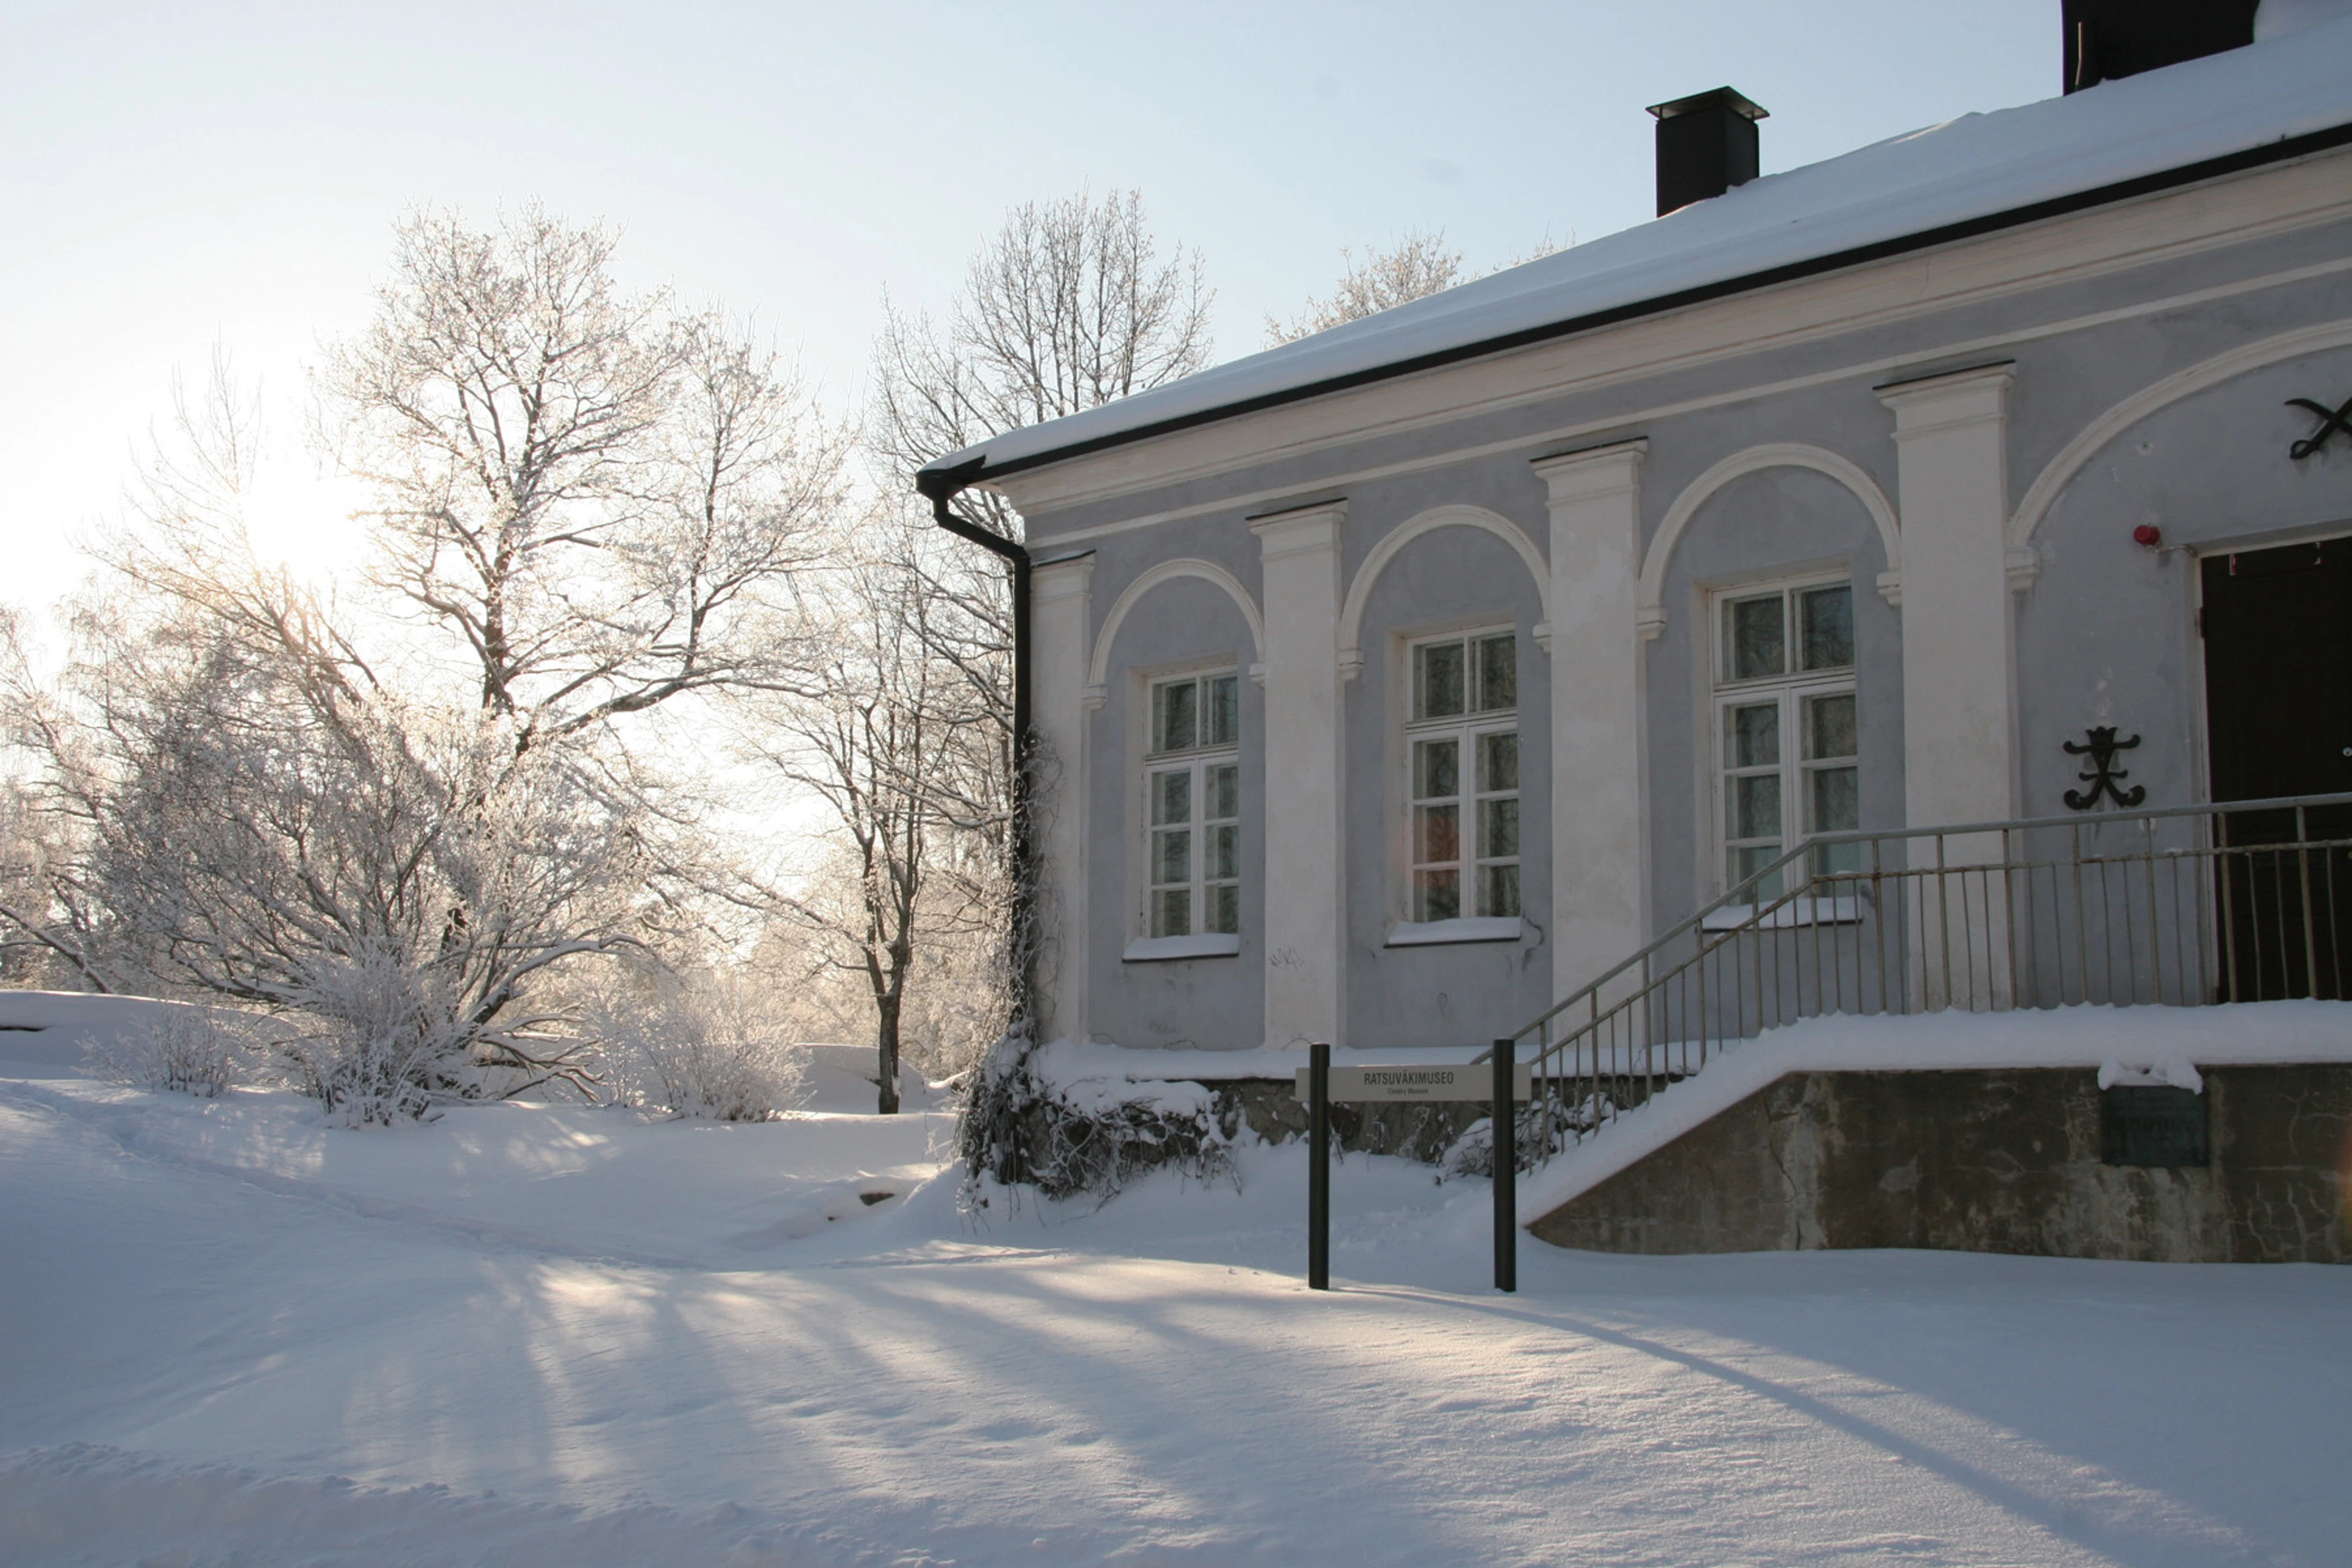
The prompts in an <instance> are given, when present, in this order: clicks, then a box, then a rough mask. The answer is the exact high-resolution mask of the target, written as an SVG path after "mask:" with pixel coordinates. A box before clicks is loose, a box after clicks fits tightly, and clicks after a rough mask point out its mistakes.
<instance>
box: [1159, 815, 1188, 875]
mask: <svg viewBox="0 0 2352 1568" xmlns="http://www.w3.org/2000/svg"><path fill="white" fill-rule="evenodd" d="M1151 849H1152V853H1151V879H1152V880H1153V881H1154V882H1161V883H1165V882H1189V881H1191V880H1192V832H1191V830H1189V829H1187V828H1182V827H1175V828H1168V829H1164V830H1162V831H1160V832H1159V833H1155V834H1153V835H1152V836H1151Z"/></svg>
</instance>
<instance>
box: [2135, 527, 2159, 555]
mask: <svg viewBox="0 0 2352 1568" xmlns="http://www.w3.org/2000/svg"><path fill="white" fill-rule="evenodd" d="M2132 542H2133V543H2134V544H2144V545H2146V546H2147V548H2148V549H2150V550H2153V549H2155V548H2156V547H2157V546H2158V545H2159V544H2162V543H2163V542H2164V530H2162V529H2160V528H2158V527H2157V526H2156V524H2154V523H2152V522H2143V523H2141V524H2140V525H2139V526H2138V527H2137V528H2135V529H2133V530H2132Z"/></svg>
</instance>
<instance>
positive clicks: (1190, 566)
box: [1087, 558, 1265, 708]
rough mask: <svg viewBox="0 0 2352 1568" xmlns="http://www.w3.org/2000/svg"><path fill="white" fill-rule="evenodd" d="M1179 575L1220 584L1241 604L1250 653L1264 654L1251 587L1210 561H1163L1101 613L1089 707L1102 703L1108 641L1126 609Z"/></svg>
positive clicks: (1089, 683)
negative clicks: (1246, 586)
mask: <svg viewBox="0 0 2352 1568" xmlns="http://www.w3.org/2000/svg"><path fill="white" fill-rule="evenodd" d="M1178 577H1199V578H1202V579H1203V580H1204V581H1207V582H1211V583H1214V584H1216V585H1217V586H1218V587H1220V588H1223V590H1224V591H1225V593H1226V595H1227V596H1229V597H1230V598H1231V599H1232V600H1233V602H1234V604H1235V605H1238V606H1240V608H1241V612H1242V618H1243V619H1244V620H1245V621H1247V622H1248V623H1249V633H1250V652H1251V654H1252V655H1253V656H1255V658H1256V659H1263V658H1265V616H1262V615H1260V614H1258V608H1257V601H1256V600H1255V599H1253V598H1251V597H1250V591H1249V590H1248V589H1247V588H1245V587H1244V586H1243V585H1242V580H1241V579H1240V578H1238V577H1236V576H1234V574H1232V573H1230V572H1228V571H1226V570H1225V569H1224V568H1223V567H1222V566H1220V565H1218V564H1217V563H1215V562H1213V561H1196V560H1192V559H1190V558H1186V559H1182V560H1177V561H1162V562H1161V563H1159V564H1158V565H1157V566H1154V567H1152V568H1150V570H1149V571H1146V572H1144V573H1142V574H1139V576H1137V578H1136V579H1135V581H1134V582H1132V583H1129V584H1128V585H1127V587H1126V588H1125V589H1124V590H1122V591H1121V592H1120V594H1119V595H1118V598H1117V599H1116V600H1114V601H1113V602H1112V604H1111V607H1110V614H1108V615H1107V616H1104V617H1103V625H1102V630H1101V632H1100V633H1098V634H1097V636H1096V637H1095V656H1094V659H1093V662H1091V663H1090V664H1089V665H1087V707H1088V708H1100V707H1101V706H1102V705H1103V700H1104V698H1105V696H1106V695H1107V693H1108V681H1109V679H1110V649H1111V644H1112V643H1113V642H1114V641H1115V640H1117V638H1118V628H1119V626H1121V624H1123V623H1124V622H1125V621H1126V619H1127V613H1128V612H1129V610H1131V609H1133V608H1135V605H1136V602H1137V601H1138V600H1139V599H1141V598H1142V597H1143V595H1146V594H1149V593H1150V592H1151V590H1152V589H1154V588H1157V587H1158V586H1160V584H1162V583H1166V582H1171V581H1172V580H1173V579H1175V578H1178ZM1250 674H1251V676H1252V677H1253V678H1254V679H1255V678H1256V677H1257V670H1256V668H1255V665H1253V667H1252V668H1251V670H1250Z"/></svg>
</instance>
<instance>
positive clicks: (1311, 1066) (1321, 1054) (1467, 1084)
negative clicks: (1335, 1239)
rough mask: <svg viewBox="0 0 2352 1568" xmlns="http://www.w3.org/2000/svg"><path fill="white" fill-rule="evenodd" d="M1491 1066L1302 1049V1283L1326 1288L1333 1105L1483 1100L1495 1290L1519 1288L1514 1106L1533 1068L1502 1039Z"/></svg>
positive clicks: (1528, 1092) (1524, 1095)
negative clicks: (1491, 1149)
mask: <svg viewBox="0 0 2352 1568" xmlns="http://www.w3.org/2000/svg"><path fill="white" fill-rule="evenodd" d="M1489 1055H1490V1056H1491V1057H1492V1058H1493V1066H1492V1068H1491V1070H1490V1071H1488V1072H1484V1073H1482V1072H1480V1071H1478V1069H1477V1064H1476V1063H1475V1062H1470V1063H1467V1064H1462V1065H1456V1064H1454V1063H1447V1062H1399V1063H1389V1064H1376V1065H1374V1066H1370V1067H1348V1068H1337V1069H1336V1070H1335V1069H1334V1068H1332V1066H1331V1047H1329V1046H1328V1045H1310V1046H1308V1047H1307V1066H1306V1067H1304V1068H1300V1069H1298V1079H1297V1095H1298V1098H1299V1099H1301V1100H1305V1101H1306V1102H1307V1288H1308V1289H1313V1290H1328V1289H1330V1288H1331V1102H1332V1101H1333V1100H1372V1101H1382V1102H1388V1103H1394V1102H1396V1101H1400V1100H1421V1101H1423V1102H1429V1101H1435V1102H1437V1103H1441V1104H1443V1103H1446V1102H1449V1101H1451V1102H1455V1103H1474V1104H1489V1105H1491V1106H1492V1108H1493V1115H1494V1121H1493V1126H1494V1129H1495V1134H1494V1144H1495V1289H1497V1290H1517V1289H1518V1288H1519V1190H1518V1180H1519V1158H1518V1125H1519V1117H1518V1110H1519V1106H1520V1104H1521V1102H1523V1101H1525V1100H1528V1099H1530V1098H1531V1097H1532V1096H1533V1094H1534V1091H1535V1073H1534V1069H1533V1068H1529V1067H1528V1066H1526V1065H1524V1064H1522V1063H1521V1062H1519V1061H1518V1060H1517V1053H1516V1052H1514V1051H1513V1050H1512V1048H1511V1042H1510V1041H1508V1040H1497V1041H1496V1042H1495V1048H1494V1050H1493V1051H1492V1052H1491V1053H1489Z"/></svg>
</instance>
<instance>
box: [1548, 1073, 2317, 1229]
mask: <svg viewBox="0 0 2352 1568" xmlns="http://www.w3.org/2000/svg"><path fill="white" fill-rule="evenodd" d="M2204 1079H2205V1100H2206V1113H2207V1117H2208V1123H2207V1125H2208V1128H2209V1131H2210V1145H2211V1149H2210V1152H2211V1159H2210V1163H2209V1164H2207V1165H2203V1166H2179V1167H2147V1166H2132V1165H2109V1164H2105V1163H2102V1162H2101V1150H2102V1121H2101V1114H2102V1113H2101V1100H2100V1090H2099V1087H2098V1079H2097V1075H2096V1074H2095V1073H2094V1072H2092V1071H2090V1070H2089V1069H2081V1070H2054V1069H2046V1070H2015V1071H1980V1070H1968V1071H1937V1072H1838V1073H1829V1072H1819V1073H1794V1074H1790V1076H1789V1077H1787V1078H1783V1079H1780V1080H1779V1081H1777V1082H1775V1083H1774V1084H1772V1085H1771V1086H1770V1087H1769V1088H1768V1089H1763V1090H1761V1091H1759V1093H1757V1094H1754V1095H1751V1096H1749V1097H1748V1099H1747V1100H1742V1101H1741V1102H1740V1103H1739V1104H1738V1105H1736V1106H1734V1107H1732V1108H1731V1109H1730V1110H1727V1111H1725V1112H1724V1113H1723V1114H1722V1115H1720V1116H1717V1117H1716V1118H1714V1119H1713V1120H1711V1121H1708V1122H1706V1124H1705V1125H1703V1126H1700V1127H1697V1128H1695V1129H1693V1130H1692V1131H1690V1132H1688V1133H1686V1134H1685V1135H1684V1136H1683V1137H1681V1138H1679V1139H1677V1140H1675V1142H1672V1143H1670V1144H1668V1145H1666V1146H1665V1147H1664V1148H1663V1149H1660V1150H1658V1151H1656V1152H1654V1153H1652V1154H1650V1155H1648V1156H1647V1157H1645V1158H1644V1159H1643V1160H1642V1161H1640V1162H1639V1163H1635V1164H1634V1165H1633V1166H1631V1167H1629V1168H1628V1169H1626V1170H1624V1171H1622V1172H1620V1173H1617V1174H1616V1175H1614V1176H1612V1177H1611V1178H1609V1179H1608V1180H1607V1181H1604V1182H1602V1183H1601V1184H1599V1185H1597V1186H1595V1187H1593V1188H1592V1189H1591V1190H1590V1191H1588V1192H1585V1193H1583V1194H1580V1195H1579V1196H1578V1197H1576V1198H1574V1199H1572V1200H1570V1202H1569V1203H1568V1204H1566V1205H1563V1206H1561V1207H1559V1208H1558V1209H1555V1210H1553V1211H1552V1212H1551V1213H1549V1214H1548V1215H1544V1216H1542V1217H1541V1218H1540V1219H1538V1220H1537V1221H1536V1222H1535V1223H1534V1224H1533V1225H1531V1226H1529V1227H1528V1228H1529V1229H1530V1230H1532V1231H1533V1232H1534V1234H1535V1235H1537V1236H1538V1237H1542V1238H1543V1239H1544V1240H1546V1241H1549V1242H1553V1243H1555V1244H1557V1245H1559V1246H1561V1247H1584V1248H1589V1249H1591V1250H1595V1251H1602V1252H1642V1253H1688V1252H1748V1251H1769V1250H1780V1249H1790V1248H1801V1247H1938V1248H1950V1249H1958V1250H1966V1251H1974V1252H2012V1253H2031V1254H2040V1255H2044V1256H2052V1257H2063V1258H2134V1259H2143V1260H2148V1261H2159V1262H2210V1263H2221V1262H2231V1263H2258V1262H2259V1263H2288V1262H2325V1263H2343V1262H2347V1261H2352V1216H2347V1209H2346V1202H2347V1187H2346V1181H2347V1174H2346V1173H2347V1165H2352V1067H2347V1066H2341V1065H2330V1066H2301V1067H2233V1068H2212V1069H2210V1070H2208V1071H2207V1072H2206V1073H2205V1074H2204Z"/></svg>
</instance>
